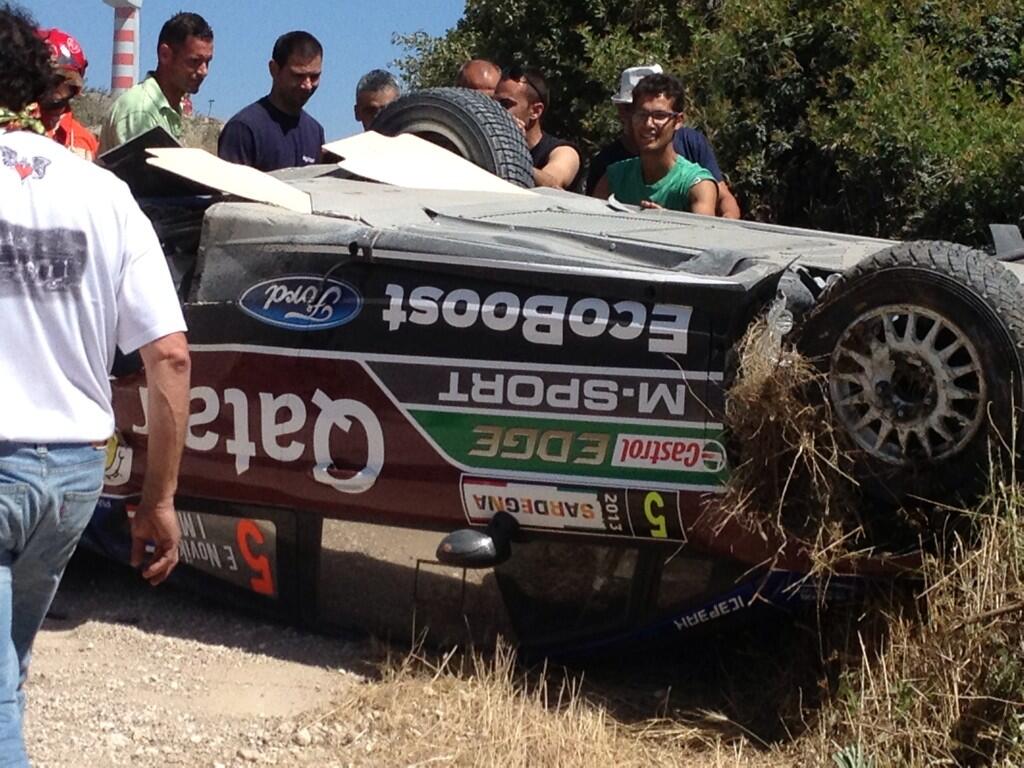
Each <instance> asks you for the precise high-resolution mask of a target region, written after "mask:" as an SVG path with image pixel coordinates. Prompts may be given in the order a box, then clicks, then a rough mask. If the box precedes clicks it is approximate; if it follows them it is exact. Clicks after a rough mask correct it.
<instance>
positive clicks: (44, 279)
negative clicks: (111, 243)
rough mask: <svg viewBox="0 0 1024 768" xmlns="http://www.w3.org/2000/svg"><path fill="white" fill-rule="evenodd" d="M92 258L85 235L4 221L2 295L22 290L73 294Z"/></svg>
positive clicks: (1, 235) (0, 273)
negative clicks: (14, 289)
mask: <svg viewBox="0 0 1024 768" xmlns="http://www.w3.org/2000/svg"><path fill="white" fill-rule="evenodd" d="M88 258H89V251H88V242H87V240H86V237H85V233H84V232H78V231H76V230H73V229H32V228H30V227H22V226H20V225H18V224H11V223H10V222H7V221H3V220H0V291H2V290H6V289H9V288H11V287H19V286H23V287H32V288H39V289H42V290H44V291H50V292H58V291H70V290H73V289H75V288H77V287H78V286H79V285H80V284H81V282H82V275H83V274H84V273H85V265H86V262H87V261H88Z"/></svg>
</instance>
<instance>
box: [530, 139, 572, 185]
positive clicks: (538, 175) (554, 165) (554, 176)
mask: <svg viewBox="0 0 1024 768" xmlns="http://www.w3.org/2000/svg"><path fill="white" fill-rule="evenodd" d="M579 170H580V155H579V153H578V152H577V151H576V150H575V149H573V148H572V147H555V149H553V150H552V151H551V156H550V157H549V158H548V162H547V164H546V165H545V166H544V167H543V168H534V169H533V183H534V184H536V185H537V186H538V187H559V188H561V189H568V188H569V185H570V184H572V180H573V179H575V178H576V174H577V173H578V172H579Z"/></svg>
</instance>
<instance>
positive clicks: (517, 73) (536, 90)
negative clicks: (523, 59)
mask: <svg viewBox="0 0 1024 768" xmlns="http://www.w3.org/2000/svg"><path fill="white" fill-rule="evenodd" d="M501 77H502V79H508V80H515V81H516V82H517V83H522V82H525V83H526V84H527V85H528V86H530V89H531V90H532V91H533V95H534V98H535V99H536V100H537V101H544V98H543V97H542V96H541V89H540V87H539V86H538V84H537V82H536V81H535V80H534V79H533V78H532V77H531V76H530V73H529V72H527V71H526V70H525V69H523V68H522V67H521V66H519V65H518V64H514V65H512V66H511V67H505V68H504V69H503V70H501Z"/></svg>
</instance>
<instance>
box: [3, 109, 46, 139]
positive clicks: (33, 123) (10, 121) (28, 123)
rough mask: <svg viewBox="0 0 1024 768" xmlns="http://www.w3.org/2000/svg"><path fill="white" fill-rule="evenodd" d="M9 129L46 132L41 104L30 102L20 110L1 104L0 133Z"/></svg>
mask: <svg viewBox="0 0 1024 768" xmlns="http://www.w3.org/2000/svg"><path fill="white" fill-rule="evenodd" d="M7 131H33V132H35V133H39V134H43V135H45V134H46V127H45V126H44V125H43V121H42V120H41V119H40V117H39V105H38V104H29V105H28V106H27V107H25V108H24V109H23V110H21V111H20V112H15V111H14V110H12V109H8V108H7V107H4V106H0V133H6V132H7Z"/></svg>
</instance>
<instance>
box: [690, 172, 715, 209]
mask: <svg viewBox="0 0 1024 768" xmlns="http://www.w3.org/2000/svg"><path fill="white" fill-rule="evenodd" d="M717 207H718V184H717V183H716V182H714V181H711V180H709V179H704V180H703V181H698V182H697V183H696V184H694V185H693V186H692V187H690V213H700V214H703V215H704V216H714V215H715V209H716V208H717Z"/></svg>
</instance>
